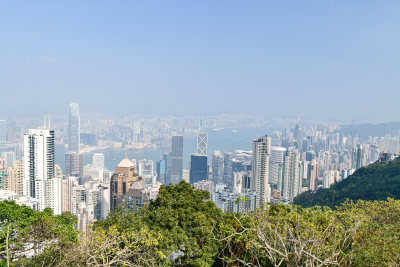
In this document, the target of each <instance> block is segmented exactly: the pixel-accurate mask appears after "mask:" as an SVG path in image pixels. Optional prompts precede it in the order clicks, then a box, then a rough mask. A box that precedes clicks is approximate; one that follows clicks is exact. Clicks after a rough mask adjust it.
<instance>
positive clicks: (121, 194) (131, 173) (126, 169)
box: [110, 157, 143, 210]
mask: <svg viewBox="0 0 400 267" xmlns="http://www.w3.org/2000/svg"><path fill="white" fill-rule="evenodd" d="M136 182H138V183H137V185H136V186H135V187H133V188H131V186H132V185H133V184H134V183H136ZM131 189H132V190H131ZM136 189H138V190H139V189H140V190H142V189H143V180H141V179H140V180H139V179H138V176H137V175H136V167H135V165H134V164H133V162H132V161H130V160H129V159H128V158H126V157H125V158H124V159H123V160H122V161H121V162H120V163H119V164H118V165H117V167H116V168H115V172H114V174H113V175H112V177H111V181H110V210H115V209H116V208H117V207H118V206H119V205H120V204H122V203H123V202H124V200H127V201H129V202H128V203H127V204H128V208H129V206H130V205H131V204H135V203H136V204H140V205H141V200H140V203H139V202H138V199H136V201H135V198H132V195H130V194H131V193H132V194H133V193H135V192H136V191H137V190H136ZM125 197H129V199H126V198H125ZM132 201H133V203H131V202H132Z"/></svg>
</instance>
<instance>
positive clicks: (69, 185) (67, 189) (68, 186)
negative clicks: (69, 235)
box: [62, 176, 78, 213]
mask: <svg viewBox="0 0 400 267" xmlns="http://www.w3.org/2000/svg"><path fill="white" fill-rule="evenodd" d="M76 186H78V180H77V178H76V177H72V176H71V177H67V178H65V179H63V180H62V211H63V212H64V211H68V212H71V213H72V211H73V209H72V199H73V193H74V187H76Z"/></svg>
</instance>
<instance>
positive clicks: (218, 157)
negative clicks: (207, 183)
mask: <svg viewBox="0 0 400 267" xmlns="http://www.w3.org/2000/svg"><path fill="white" fill-rule="evenodd" d="M223 179H224V157H223V156H222V154H221V152H220V151H214V154H213V158H212V180H213V182H214V184H220V183H223Z"/></svg>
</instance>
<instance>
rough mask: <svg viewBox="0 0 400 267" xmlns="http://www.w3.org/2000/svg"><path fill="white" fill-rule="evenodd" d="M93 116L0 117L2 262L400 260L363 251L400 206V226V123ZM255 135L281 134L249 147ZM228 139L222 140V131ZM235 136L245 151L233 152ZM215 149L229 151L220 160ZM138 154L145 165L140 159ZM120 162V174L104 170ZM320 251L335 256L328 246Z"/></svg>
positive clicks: (75, 110)
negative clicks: (379, 222) (378, 221)
mask: <svg viewBox="0 0 400 267" xmlns="http://www.w3.org/2000/svg"><path fill="white" fill-rule="evenodd" d="M87 117H88V118H85V119H81V115H80V111H79V107H78V104H76V103H71V104H70V107H69V112H68V117H66V116H65V117H64V120H63V117H62V116H59V117H58V118H57V117H56V118H53V119H52V118H51V116H48V115H47V116H44V118H43V119H42V120H39V119H36V120H34V119H30V120H25V119H18V120H13V119H11V118H10V119H4V120H0V144H1V151H2V152H1V158H0V200H1V201H3V202H1V205H0V211H1V215H0V219H1V225H2V229H1V236H0V241H1V246H2V247H1V250H2V251H1V252H0V255H1V257H2V258H3V259H6V260H8V262H10V260H11V263H13V264H17V265H20V264H22V265H24V264H25V265H30V264H35V262H36V264H38V263H39V262H40V261H42V262H46V265H71V264H72V265H73V264H75V265H86V264H95V263H97V264H103V265H107V264H109V265H116V266H118V265H122V266H136V265H135V264H139V265H148V266H153V265H165V264H174V263H177V264H178V263H179V264H183V265H190V266H192V265H193V266H206V265H210V266H211V265H213V264H214V265H215V264H228V265H229V264H239V265H246V264H248V265H250V266H253V265H255V266H257V265H263V266H265V265H275V266H278V265H280V264H282V263H285V264H287V265H293V266H295V265H297V266H298V265H301V264H306V265H310V264H311V265H315V266H318V265H329V264H352V263H358V264H362V263H368V262H372V261H371V259H370V256H371V255H373V256H374V257H375V256H377V257H380V258H379V260H381V261H382V262H383V263H385V264H387V263H388V262H390V263H398V261H399V260H398V255H396V258H393V257H394V256H393V255H394V254H393V253H394V252H396V251H397V249H394V250H390V248H388V249H389V251H387V254H385V255H383V254H382V255H380V256H379V255H375V254H370V253H376V252H374V251H372V250H373V248H370V250H371V251H372V252H371V251H362V253H361V248H362V247H363V246H366V245H370V242H375V241H373V240H372V239H370V238H371V236H370V235H371V232H370V231H372V228H373V227H378V228H379V226H376V225H375V224H374V216H381V215H383V214H384V212H385V210H386V209H393V212H392V213H391V216H394V217H393V218H386V219H387V220H389V222H388V224H387V227H395V226H397V222H396V220H397V219H395V218H398V217H399V216H400V210H399V208H398V205H399V204H398V201H396V200H394V199H397V198H398V197H399V193H400V190H399V188H398V186H397V185H398V184H397V183H396V182H397V180H396V179H398V177H397V175H399V170H398V168H399V166H398V165H399V163H398V161H397V160H396V155H397V154H398V153H399V151H400V140H399V132H400V127H398V126H399V125H397V124H396V123H389V124H381V125H372V124H367V125H342V124H339V123H332V122H331V123H329V122H305V123H304V124H303V123H302V122H301V121H300V120H299V119H297V120H296V119H292V120H274V121H272V122H271V121H267V120H265V119H263V118H257V117H252V116H233V115H221V116H216V117H194V116H193V117H173V116H169V117H150V118H146V117H143V118H140V117H136V118H133V119H129V118H124V119H121V120H116V119H103V118H101V115H99V114H94V115H93V114H92V115H90V116H89V115H88V116H87ZM89 117H90V118H89ZM40 124H42V126H39V125H40ZM277 127H285V128H284V129H283V130H278V129H276V128H277ZM243 129H247V130H248V129H253V130H254V129H256V130H259V131H266V132H267V131H269V132H267V133H264V134H262V135H259V136H253V138H252V139H251V137H250V139H248V140H247V139H246V140H243V138H246V137H247V138H249V137H248V136H246V135H243V136H241V135H240V133H241V132H242V131H243ZM221 131H225V132H224V134H223V135H222V138H220V139H219V140H218V143H216V142H213V140H211V139H210V137H211V136H216V135H215V134H212V133H219V132H221ZM226 131H228V132H229V133H230V134H231V135H232V136H236V137H234V138H237V139H238V140H242V141H240V142H238V143H240V144H246V143H247V145H245V147H238V148H235V147H230V145H229V141H230V140H229V138H230V137H229V135H227V132H226ZM256 132H257V131H250V134H248V135H249V136H251V135H255V134H256ZM369 132H370V133H375V134H376V135H375V136H372V135H369ZM208 133H210V134H208ZM185 140H186V141H185ZM187 140H192V141H187ZM193 140H194V141H193ZM224 142H225V143H228V145H225V144H223V143H224ZM187 143H189V144H191V145H192V146H193V147H191V148H190V149H191V150H192V153H190V154H188V153H184V151H190V149H189V150H188V149H186V150H185V149H184V144H187ZM209 143H210V144H211V143H214V144H213V145H214V146H215V147H226V150H225V151H222V150H212V151H211V150H210V149H209V148H210V146H209ZM57 147H58V148H57ZM246 148H247V149H246ZM59 151H62V152H63V155H58V154H57V152H59ZM110 151H119V153H110ZM149 151H156V153H153V154H149V155H150V156H151V157H153V158H152V159H146V158H140V155H144V154H145V153H147V152H149ZM133 152H135V153H137V152H139V154H137V155H139V157H136V158H132V157H129V156H128V155H130V154H131V153H133ZM143 153H144V154H143ZM106 155H109V156H111V157H116V155H119V158H117V159H115V158H113V159H108V158H107V156H106ZM61 159H63V161H62V160H61ZM112 160H114V161H115V160H117V163H116V164H115V166H114V168H110V169H109V168H106V165H107V164H109V163H107V162H108V161H112ZM186 160H188V162H187V168H185V167H184V166H185V163H184V162H185V161H186ZM58 161H59V162H63V163H64V166H60V164H57V163H56V162H58ZM85 161H86V163H85ZM374 162H376V163H374ZM369 164H372V165H370V166H369V167H367V168H363V167H365V166H367V165H369ZM390 166H391V167H390ZM388 168H390V171H387V173H386V174H384V172H385V171H386V169H388ZM377 170H379V173H377ZM388 170H389V169H388ZM393 170H394V171H393ZM374 171H375V172H374ZM366 172H367V173H368V174H367V173H366ZM349 177H350V178H349ZM365 177H367V178H365ZM371 177H372V178H371ZM378 177H386V178H385V179H392V180H390V181H389V182H388V180H384V181H385V182H384V183H379V182H378V181H376V179H379V178H378ZM388 177H389V178H388ZM393 177H395V178H393ZM357 179H358V180H357ZM368 179H369V180H368ZM371 179H372V180H371ZM381 179H382V181H383V178H381ZM393 179H394V180H393ZM356 180H357V181H358V182H357V183H355V182H354V181H356ZM347 181H348V182H347ZM393 181H394V182H393ZM351 183H353V185H352V186H351ZM364 185H365V186H364ZM363 186H364V187H363ZM379 186H381V187H380V188H379ZM367 187H368V188H367ZM388 197H392V198H393V199H391V200H390V199H389V202H387V204H385V203H386V202H385V201H384V200H386V199H387V198H388ZM348 199H350V200H354V201H356V202H349V200H348ZM361 199H363V200H381V202H376V203H375V202H371V203H370V202H357V200H361ZM293 202H295V204H298V205H300V206H295V205H293V204H292V203H293ZM19 205H20V206H19ZM386 205H387V206H386ZM301 206H303V207H304V208H302V207H301ZM313 206H327V207H326V208H313ZM382 206H385V207H384V208H382ZM307 207H309V208H307ZM328 207H330V208H332V209H333V210H331V209H330V208H328ZM381 208H382V209H381ZM367 211H368V212H367ZM386 219H385V218H382V220H386ZM393 220H394V221H393ZM392 224H393V225H392ZM393 229H395V228H393ZM393 229H392V228H390V229H389V228H388V229H386V228H385V229H383V230H382V231H383V232H382V233H381V234H382V235H383V234H385V233H386V232H385V231H389V230H393ZM171 230H173V231H172V232H171ZM294 231H297V232H296V233H295V232H294ZM396 231H398V229H397V230H396ZM78 233H80V234H79V235H78ZM287 235H293V236H292V237H291V238H289V237H288V236H287ZM302 235H304V236H302ZM78 240H79V242H78ZM252 240H254V242H253V241H252ZM396 240H397V239H396ZM381 241H382V240H381ZM9 242H11V243H9ZM263 242H264V243H263ZM277 242H281V244H277ZM320 242H326V247H325V245H324V247H323V248H322V247H319V248H318V249H317V248H316V247H315V246H316V245H317V246H322V245H321V244H320ZM356 242H359V243H357V244H358V245H355V243H356ZM362 242H364V243H362ZM382 242H385V240H383V241H382ZM396 242H398V241H396ZM9 244H12V245H11V246H10V245H9ZM77 244H79V245H77ZM122 244H123V245H122ZM310 244H311V245H310ZM396 244H397V243H396ZM60 247H62V248H64V247H65V250H64V251H62V252H61V251H60V252H56V250H59V249H60ZM297 247H299V248H301V249H300V250H298V249H297ZM325 250H326V251H325ZM283 251H284V253H283ZM349 251H351V253H350V252H349ZM78 252H79V253H78ZM10 253H11V254H10ZM103 253H105V254H103ZM354 253H355V254H354ZM368 253H369V254H368ZM380 253H383V252H380ZM55 255H56V256H55ZM360 255H363V256H362V257H361V256H360ZM368 255H369V256H368ZM389 259H390V261H389ZM53 261H54V262H53ZM144 262H146V263H144Z"/></svg>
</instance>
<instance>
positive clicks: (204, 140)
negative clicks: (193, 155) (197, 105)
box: [197, 130, 208, 157]
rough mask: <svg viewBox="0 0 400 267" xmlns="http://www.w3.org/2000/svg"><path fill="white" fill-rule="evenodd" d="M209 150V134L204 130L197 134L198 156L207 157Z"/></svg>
mask: <svg viewBox="0 0 400 267" xmlns="http://www.w3.org/2000/svg"><path fill="white" fill-rule="evenodd" d="M207 150H208V134H207V133H206V132H204V131H203V130H199V133H198V134H197V155H200V156H206V157H207V155H208V154H207Z"/></svg>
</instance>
